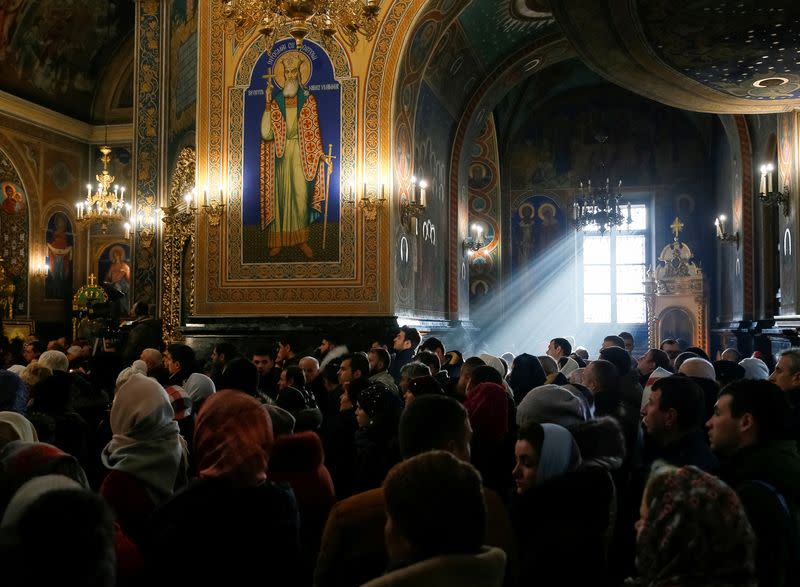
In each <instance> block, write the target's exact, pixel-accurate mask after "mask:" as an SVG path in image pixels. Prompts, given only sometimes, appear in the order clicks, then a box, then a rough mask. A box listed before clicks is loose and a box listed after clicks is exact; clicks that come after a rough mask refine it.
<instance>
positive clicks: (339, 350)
mask: <svg viewBox="0 0 800 587" xmlns="http://www.w3.org/2000/svg"><path fill="white" fill-rule="evenodd" d="M349 352H350V351H348V350H347V345H345V344H341V340H340V339H339V335H338V334H336V333H332V332H330V333H328V334H326V335H325V336H323V337H322V342H321V343H320V345H319V347H318V348H317V353H318V354H319V368H320V369H325V367H326V366H327V365H328V363H331V362H334V361H338V360H339V359H341V358H342V357H344V356H345V355H346V354H347V353H349Z"/></svg>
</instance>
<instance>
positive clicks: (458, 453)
mask: <svg viewBox="0 0 800 587" xmlns="http://www.w3.org/2000/svg"><path fill="white" fill-rule="evenodd" d="M399 438H400V452H401V454H402V457H403V458H404V459H409V458H411V457H414V456H415V455H419V454H423V453H426V452H428V451H431V450H445V451H448V452H450V453H451V454H453V455H454V456H455V457H456V458H458V459H460V460H461V461H464V462H469V459H470V440H471V439H472V427H471V425H470V422H469V418H468V417H467V412H466V410H465V409H464V408H463V406H461V404H459V403H458V402H457V401H455V400H454V399H453V398H448V397H446V396H443V395H438V394H432V395H423V396H420V397H418V398H417V399H415V400H414V401H413V402H412V403H411V405H409V406H408V407H407V408H406V409H405V410H404V411H403V415H402V416H401V418H400V429H399ZM484 497H485V500H486V508H487V522H488V524H487V528H486V534H485V537H484V538H483V543H484V544H489V545H493V546H497V547H499V548H501V549H503V550H504V551H505V552H506V554H507V556H508V565H507V568H506V584H507V585H513V584H516V583H515V581H516V577H517V571H518V569H517V556H516V546H515V542H514V538H513V530H512V528H511V522H510V520H509V517H508V512H507V510H506V508H505V506H504V505H503V502H502V500H501V499H500V497H499V496H498V495H497V494H496V493H495V492H494V491H492V490H491V489H486V488H484ZM383 498H384V493H383V489H382V488H378V489H372V490H369V491H365V492H363V493H359V494H357V495H354V496H352V497H349V498H347V499H345V500H342V501H340V502H338V503H337V504H336V505H334V507H333V509H332V510H331V513H330V515H329V516H328V522H327V524H326V525H325V531H324V533H323V535H322V543H321V546H320V554H319V558H318V561H317V567H316V571H315V581H314V583H315V585H318V586H319V587H327V586H331V585H359V584H361V583H362V582H364V581H366V580H369V579H371V578H374V577H377V576H378V575H380V574H381V573H383V572H384V570H385V569H386V565H387V559H388V557H387V552H386V549H385V548H384V544H383V540H382V536H383V529H384V526H385V524H386V509H385V507H384V499H383Z"/></svg>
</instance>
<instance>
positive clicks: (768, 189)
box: [758, 163, 789, 216]
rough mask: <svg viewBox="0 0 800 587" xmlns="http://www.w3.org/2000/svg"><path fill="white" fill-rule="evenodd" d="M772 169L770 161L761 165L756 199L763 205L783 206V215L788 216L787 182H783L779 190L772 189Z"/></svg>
mask: <svg viewBox="0 0 800 587" xmlns="http://www.w3.org/2000/svg"><path fill="white" fill-rule="evenodd" d="M774 169H775V168H774V167H773V165H772V163H767V164H765V165H762V166H761V184H760V186H759V191H758V199H759V200H761V201H762V202H763V203H764V205H765V206H776V205H780V206H781V207H782V208H783V215H784V216H789V184H788V183H786V184H784V186H783V190H782V191H780V192H777V191H773V190H772V172H773V171H774Z"/></svg>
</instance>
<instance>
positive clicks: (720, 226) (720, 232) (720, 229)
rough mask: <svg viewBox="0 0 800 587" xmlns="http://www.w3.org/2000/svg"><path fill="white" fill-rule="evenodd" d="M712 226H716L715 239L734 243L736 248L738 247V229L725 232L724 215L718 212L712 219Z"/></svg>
mask: <svg viewBox="0 0 800 587" xmlns="http://www.w3.org/2000/svg"><path fill="white" fill-rule="evenodd" d="M714 226H715V227H716V228H717V239H719V240H720V241H721V242H723V243H736V249H737V250H738V249H739V231H736V232H735V233H733V234H728V233H727V232H725V216H724V215H722V214H720V215H719V216H717V217H716V219H715V220H714Z"/></svg>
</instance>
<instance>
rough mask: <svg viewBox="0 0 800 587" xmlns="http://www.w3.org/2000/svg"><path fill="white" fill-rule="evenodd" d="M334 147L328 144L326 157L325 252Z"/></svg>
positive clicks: (323, 239)
mask: <svg viewBox="0 0 800 587" xmlns="http://www.w3.org/2000/svg"><path fill="white" fill-rule="evenodd" d="M334 159H336V157H334V156H333V145H332V144H330V143H328V154H327V155H326V156H325V218H323V220H322V250H323V251H324V250H325V241H326V240H327V239H328V201H329V199H330V198H329V196H330V193H331V167H333V160H334Z"/></svg>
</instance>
